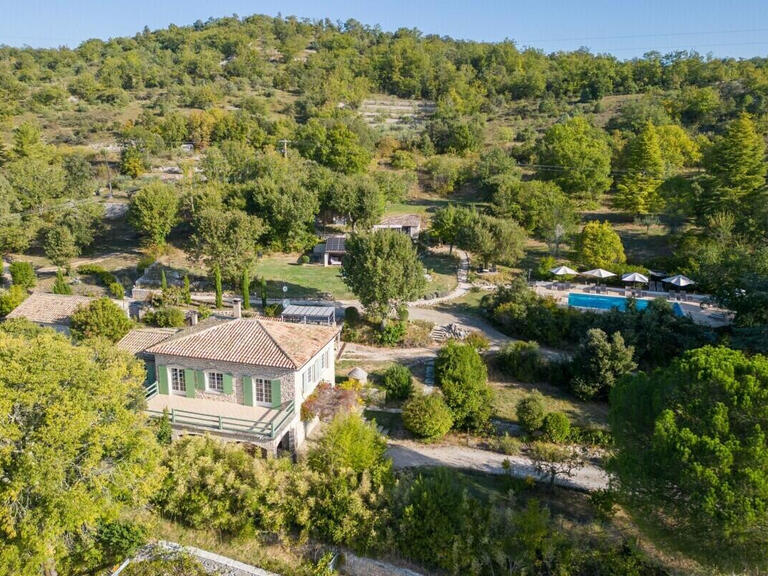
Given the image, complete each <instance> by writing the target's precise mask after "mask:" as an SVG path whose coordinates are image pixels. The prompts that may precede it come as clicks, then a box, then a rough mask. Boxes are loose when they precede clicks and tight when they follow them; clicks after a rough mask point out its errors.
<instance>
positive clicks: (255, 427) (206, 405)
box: [145, 382, 295, 441]
mask: <svg viewBox="0 0 768 576" xmlns="http://www.w3.org/2000/svg"><path fill="white" fill-rule="evenodd" d="M145 395H146V398H147V410H146V412H147V413H148V414H149V415H150V416H151V417H153V418H160V417H161V416H162V415H163V411H164V410H167V411H168V417H169V418H170V420H171V424H172V425H175V426H178V427H182V428H187V429H199V430H200V431H211V432H214V433H224V434H228V435H236V436H239V437H251V438H252V439H253V440H254V441H269V440H274V439H275V438H276V437H277V436H278V435H279V433H280V431H281V430H282V429H283V427H284V426H285V425H286V424H288V423H289V422H291V421H292V420H293V416H294V412H295V410H294V404H293V402H289V403H288V404H287V405H286V406H284V407H281V408H279V409H277V408H268V407H264V406H243V405H242V404H235V403H233V402H217V401H215V400H203V399H199V398H187V397H186V396H180V395H176V394H158V392H157V382H153V383H152V384H149V385H148V386H146V393H145Z"/></svg>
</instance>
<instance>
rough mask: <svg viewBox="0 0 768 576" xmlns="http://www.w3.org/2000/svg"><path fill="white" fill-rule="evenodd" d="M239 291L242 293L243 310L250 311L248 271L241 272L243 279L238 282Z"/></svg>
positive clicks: (249, 278)
mask: <svg viewBox="0 0 768 576" xmlns="http://www.w3.org/2000/svg"><path fill="white" fill-rule="evenodd" d="M240 291H241V292H242V293H243V308H244V309H245V310H250V309H251V277H250V275H249V274H248V270H243V278H242V280H241V282H240Z"/></svg>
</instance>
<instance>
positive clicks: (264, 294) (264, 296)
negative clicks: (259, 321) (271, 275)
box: [261, 276, 267, 309]
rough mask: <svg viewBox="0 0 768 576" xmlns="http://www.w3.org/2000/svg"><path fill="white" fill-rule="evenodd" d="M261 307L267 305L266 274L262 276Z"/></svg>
mask: <svg viewBox="0 0 768 576" xmlns="http://www.w3.org/2000/svg"><path fill="white" fill-rule="evenodd" d="M261 307H262V309H263V308H266V307H267V279H266V278H265V277H264V276H262V277H261Z"/></svg>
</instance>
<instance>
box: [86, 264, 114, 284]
mask: <svg viewBox="0 0 768 576" xmlns="http://www.w3.org/2000/svg"><path fill="white" fill-rule="evenodd" d="M77 273H78V274H82V275H84V276H96V277H97V278H98V279H99V282H101V284H102V285H103V286H104V287H105V288H108V287H109V286H111V285H112V284H117V283H118V282H117V277H115V275H114V274H112V272H110V271H109V270H105V269H104V268H102V267H101V266H99V265H97V264H83V265H81V266H78V267H77Z"/></svg>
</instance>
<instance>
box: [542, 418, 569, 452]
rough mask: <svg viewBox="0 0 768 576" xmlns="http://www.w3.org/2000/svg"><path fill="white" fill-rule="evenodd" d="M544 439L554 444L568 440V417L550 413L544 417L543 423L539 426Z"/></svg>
mask: <svg viewBox="0 0 768 576" xmlns="http://www.w3.org/2000/svg"><path fill="white" fill-rule="evenodd" d="M541 430H542V432H544V437H545V438H546V439H547V440H549V441H550V442H554V443H555V444H562V443H563V442H565V441H566V440H568V436H569V435H570V432H571V422H570V420H568V416H566V415H565V414H563V413H562V412H550V413H549V414H547V415H546V416H545V417H544V423H543V424H542V426H541Z"/></svg>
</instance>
